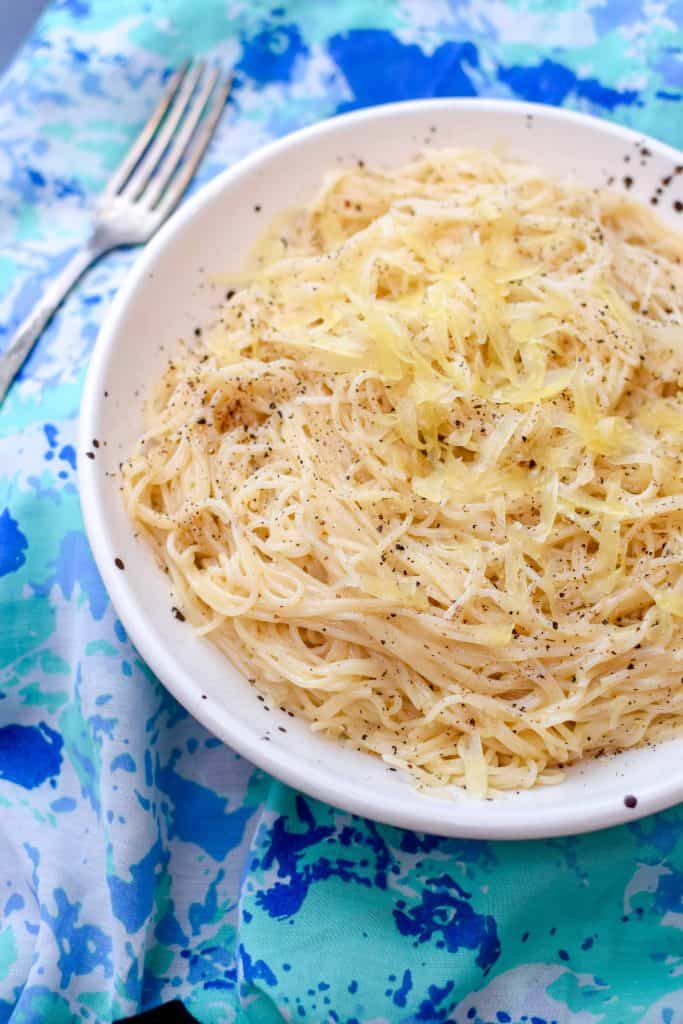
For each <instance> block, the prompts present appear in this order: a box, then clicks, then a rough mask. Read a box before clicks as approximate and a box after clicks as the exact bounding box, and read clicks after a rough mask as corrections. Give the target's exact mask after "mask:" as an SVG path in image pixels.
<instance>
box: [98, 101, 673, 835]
mask: <svg viewBox="0 0 683 1024" xmlns="http://www.w3.org/2000/svg"><path fill="white" fill-rule="evenodd" d="M472 108H476V109H479V110H481V111H488V112H491V113H498V114H500V113H505V114H509V115H525V116H527V115H536V116H538V117H539V119H540V118H544V119H550V120H554V121H556V122H558V124H562V123H567V122H572V123H576V124H580V125H583V126H584V127H589V128H591V129H592V130H594V131H598V132H600V133H602V134H607V135H611V136H613V137H614V139H615V140H620V141H622V142H626V143H629V144H633V143H636V142H637V143H639V144H643V143H646V144H647V145H648V146H651V147H652V148H653V150H655V151H656V152H657V153H658V154H659V155H661V156H663V157H665V158H670V159H671V160H672V161H673V163H674V164H680V163H683V153H682V152H681V151H679V150H677V149H675V148H674V147H672V146H669V145H668V144H666V143H663V142H660V141H659V140H658V139H655V138H652V137H650V136H648V135H646V134H645V133H643V132H638V131H634V130H633V129H630V128H627V127H624V126H622V125H619V124H616V123H614V122H612V121H606V120H603V119H602V118H599V117H595V116H593V115H590V114H585V113H582V112H579V111H573V110H565V109H563V108H559V107H553V106H549V105H545V104H540V103H527V102H521V101H517V100H506V99H490V98H479V97H453V98H450V97H445V98H436V99H418V100H408V101H402V102H397V103H387V104H381V105H377V106H372V107H364V108H361V109H359V110H354V111H351V112H350V113H345V114H340V115H336V116H333V117H329V118H326V119H324V120H322V121H319V122H316V123H315V124H312V125H309V126H307V127H305V128H302V129H300V130H298V131H295V132H292V133H290V134H288V135H285V136H283V137H281V138H278V139H276V140H274V141H272V142H269V143H267V144H266V145H264V146H261V147H259V148H257V149H256V150H255V151H253V152H252V153H250V154H248V155H247V156H245V157H244V158H243V159H241V160H239V161H237V162H236V163H235V164H233V165H231V166H230V167H227V168H226V169H225V170H223V171H221V172H219V173H218V174H217V175H216V176H215V177H214V178H212V179H211V180H210V181H208V182H207V183H206V184H204V185H203V186H202V187H200V188H199V189H198V190H197V192H195V193H194V194H193V195H191V196H190V197H189V198H188V199H187V200H186V201H185V202H184V203H182V205H181V206H180V207H179V208H178V209H177V210H176V211H175V212H174V213H173V214H172V216H171V217H170V218H169V219H168V221H167V222H166V223H165V224H164V225H163V226H162V227H161V228H160V229H159V231H158V232H157V233H156V235H155V236H154V237H153V238H152V239H151V241H150V242H149V243H148V244H147V245H146V246H144V247H143V248H142V250H141V252H140V254H139V256H138V257H137V259H136V260H135V261H134V263H133V265H132V267H131V268H130V270H129V271H128V273H127V275H126V277H125V279H124V282H123V284H122V286H121V287H120V289H119V291H118V293H117V294H116V296H115V298H114V300H113V302H112V304H111V306H110V308H109V310H108V312H107V314H106V316H105V319H104V322H103V323H102V325H101V327H100V330H99V333H98V336H97V339H96V342H95V346H94V349H93V352H92V355H91V358H90V364H89V366H88V370H87V374H86V378H85V382H84V387H83V393H82V400H81V407H80V417H79V429H78V452H79V459H78V467H79V468H78V485H79V494H80V501H81V508H82V513H83V520H84V525H85V531H86V535H87V538H88V541H89V544H90V547H91V550H92V553H93V556H94V559H95V562H96V565H97V568H98V570H99V572H100V575H101V576H102V579H103V581H104V583H105V586H106V589H107V592H108V594H109V596H110V599H111V601H112V604H113V607H114V608H115V609H116V612H117V614H118V615H119V616H120V617H121V619H122V620H123V622H124V625H125V627H126V629H127V631H128V633H129V635H130V637H131V639H132V640H133V643H134V644H135V647H136V648H137V650H138V651H139V652H140V654H141V655H142V657H143V658H144V660H145V662H146V663H147V664H148V665H149V667H150V668H151V669H152V671H153V672H154V674H155V675H156V676H157V678H158V679H159V680H160V681H161V682H162V683H163V685H164V686H165V687H166V689H167V690H169V692H170V693H171V694H172V695H173V696H174V697H175V698H176V700H178V702H179V703H180V704H182V705H183V706H184V707H185V708H186V709H187V710H188V711H189V712H190V714H192V715H193V716H194V717H195V718H196V719H197V720H198V721H199V722H200V723H201V724H202V725H203V726H204V727H205V728H206V729H208V730H209V732H211V733H213V734H214V735H216V722H215V720H214V719H213V717H212V706H213V702H212V701H210V700H203V699H201V694H200V687H199V686H198V685H197V684H196V683H194V685H193V686H192V687H189V688H188V687H186V685H185V683H184V682H183V681H181V679H179V675H180V674H184V673H182V670H181V669H179V667H178V666H177V665H175V664H174V657H173V654H172V653H169V652H167V651H166V650H165V649H164V647H163V645H162V644H161V642H160V640H159V637H158V636H157V635H156V633H155V631H154V630H150V629H149V627H148V624H146V623H145V622H144V621H139V620H138V619H137V618H136V617H135V616H132V615H129V614H128V606H129V603H130V601H131V598H130V596H129V595H128V593H127V583H126V580H125V578H124V576H125V574H123V573H120V572H118V570H116V568H115V566H114V562H113V559H112V557H111V555H112V550H113V548H112V546H111V544H110V541H109V538H108V529H107V525H106V523H107V520H106V515H105V514H104V509H103V508H102V506H101V504H100V502H99V499H98V492H97V486H96V478H95V475H94V474H93V473H92V471H90V467H89V466H88V467H85V466H84V462H85V460H83V459H82V458H81V457H80V456H82V454H83V453H84V452H85V451H86V450H87V449H88V448H89V447H90V438H91V437H92V436H93V425H94V423H95V419H96V416H97V412H98V407H99V403H100V401H101V398H100V397H99V396H101V395H102V393H103V390H104V387H105V381H106V376H105V374H106V370H107V361H108V358H109V354H110V349H111V346H112V342H113V341H114V339H115V337H116V335H117V332H118V330H119V326H120V322H121V321H122V319H123V317H124V314H125V310H126V308H127V306H128V303H129V301H130V300H131V298H132V296H133V294H134V293H135V292H136V290H137V288H138V287H139V285H140V282H141V280H142V279H143V278H144V277H145V276H146V275H147V274H148V273H149V271H150V268H151V267H152V266H153V265H154V263H155V261H156V258H157V254H159V253H161V251H162V250H164V249H165V247H166V246H167V245H168V244H169V243H170V242H172V240H173V238H174V237H175V236H176V235H179V234H181V233H182V231H183V229H184V227H185V226H186V225H187V224H189V222H190V221H191V220H192V219H193V218H194V217H195V215H196V214H197V213H198V212H199V211H200V210H201V209H202V207H204V206H205V205H206V204H208V203H210V202H211V201H212V200H213V199H214V197H216V196H217V195H219V194H220V193H221V192H222V191H223V190H225V189H227V188H229V187H230V184H231V183H232V181H233V180H234V179H236V178H239V177H241V176H243V175H244V174H245V173H249V172H252V171H255V170H257V169H258V167H259V166H260V165H261V164H266V163H268V162H270V161H271V160H272V159H273V158H274V157H277V155H278V154H279V153H280V152H282V151H284V150H287V149H291V148H293V147H296V146H298V145H299V144H300V143H301V142H304V141H306V140H308V139H311V138H313V137H315V136H319V135H326V134H334V132H335V131H336V130H337V129H338V128H340V127H343V126H345V125H348V124H354V123H355V124H361V123H364V122H367V121H374V120H378V121H381V120H390V119H391V118H393V117H395V116H397V115H398V116H400V115H402V114H404V113H407V112H419V111H423V112H425V113H426V112H434V113H435V114H437V113H438V112H439V111H443V110H447V109H454V110H459V109H460V110H468V109H472ZM220 738H221V739H222V740H223V742H225V743H226V744H227V745H229V746H230V747H231V748H232V749H233V750H235V751H236V752H237V753H238V754H240V755H241V756H243V757H245V758H246V759H247V760H248V761H250V762H251V763H252V764H254V765H256V766H257V767H258V768H261V769H262V770H263V771H266V772H268V773H269V774H270V775H272V776H274V777H275V778H276V779H279V780H280V781H282V782H284V783H286V784H287V785H289V786H291V787H293V788H294V789H297V790H299V791H301V792H303V793H305V794H306V795H308V796H310V797H313V798H315V799H318V800H321V801H324V802H325V803H328V804H331V805H333V806H334V807H338V808H341V809H342V810H344V811H347V812H350V813H352V814H357V815H360V816H362V817H368V818H371V819H373V820H374V821H378V822H380V823H383V824H386V825H391V826H396V827H399V828H404V829H411V830H414V831H418V832H426V833H431V834H435V835H441V836H451V837H458V838H472V839H487V840H527V839H540V838H549V837H552V836H565V835H575V834H580V833H586V832H592V831H595V830H597V829H603V828H607V827H610V826H613V825H619V824H623V823H624V822H626V821H634V820H636V819H638V818H640V817H643V816H645V815H648V814H652V813H654V812H656V811H660V810H664V809H666V808H668V807H671V806H673V805H674V804H676V803H679V802H681V801H683V775H682V776H681V778H680V780H679V781H676V779H675V778H674V779H673V780H672V779H671V778H670V777H668V776H667V775H666V773H662V776H661V777H660V779H659V780H658V781H657V782H656V783H653V784H651V785H650V786H649V788H645V789H639V791H638V805H637V807H636V808H635V809H633V810H627V809H625V807H624V804H623V800H622V799H621V798H619V797H617V796H616V795H615V794H606V795H603V796H602V797H601V798H599V799H596V800H594V801H591V802H588V803H587V804H586V806H584V807H580V806H578V804H577V805H569V806H568V807H566V806H564V805H563V803H562V801H561V799H559V800H558V801H557V804H555V805H553V806H552V807H548V806H541V807H540V808H539V809H538V813H534V812H533V811H532V808H524V811H525V813H524V814H523V815H521V816H520V818H519V819H515V820H514V821H508V822H505V823H501V824H498V825H497V824H496V823H495V821H493V822H492V821H491V820H489V819H488V818H486V819H483V820H482V821H481V822H480V823H474V824H472V823H470V822H467V823H463V822H462V821H459V816H458V813H457V808H458V806H462V805H461V804H459V803H458V802H457V801H456V800H454V801H452V802H451V801H446V800H443V801H438V802H435V801H431V800H430V801H428V800H425V803H424V810H418V809H416V808H414V807H410V808H409V809H407V810H405V811H404V810H403V809H402V808H401V806H399V805H393V806H390V805H389V804H388V803H387V802H386V801H385V800H384V799H383V798H382V796H379V797H378V796H376V794H375V793H374V792H372V791H371V790H370V789H369V788H362V787H361V786H360V784H359V783H357V782H350V781H348V780H345V779H341V780H338V781H337V789H335V790H332V789H331V787H330V785H329V784H328V783H326V782H325V781H320V780H319V779H318V778H317V777H316V776H315V775H310V774H308V773H307V771H306V766H305V763H304V762H301V761H299V760H298V759H297V757H296V755H295V754H294V753H290V752H287V754H286V755H285V756H283V754H282V751H279V752H278V750H277V749H276V748H274V747H272V745H271V744H265V743H256V742H254V741H253V740H252V739H251V738H250V736H249V734H248V733H245V732H243V731H241V729H240V725H239V722H238V721H237V720H236V719H235V720H234V725H232V726H231V725H226V724H225V723H222V724H221V729H220ZM560 791H561V790H558V792H560ZM505 799H509V797H508V798H505ZM435 803H436V806H435ZM441 804H443V805H444V810H445V809H446V808H450V809H451V811H452V812H453V813H451V815H450V816H449V817H447V816H446V815H445V813H444V814H438V813H437V812H438V810H439V807H440V805H441ZM485 806H489V807H490V806H491V805H490V804H487V805H485ZM528 812H531V820H530V818H529V813H528Z"/></svg>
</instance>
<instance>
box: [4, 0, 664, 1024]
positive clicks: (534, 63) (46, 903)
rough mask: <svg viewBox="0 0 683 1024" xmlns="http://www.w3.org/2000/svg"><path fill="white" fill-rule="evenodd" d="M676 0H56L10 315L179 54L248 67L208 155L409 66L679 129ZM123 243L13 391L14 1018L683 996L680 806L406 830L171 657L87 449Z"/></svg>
mask: <svg viewBox="0 0 683 1024" xmlns="http://www.w3.org/2000/svg"><path fill="white" fill-rule="evenodd" d="M682 25H683V4H682V3H681V0H583V2H582V3H575V2H566V0H563V2H555V3H551V2H550V0H548V2H544V0H527V2H524V3H514V4H512V3H510V4H506V3H504V2H502V0H470V2H455V0H454V2H447V0H434V2H422V3H419V2H409V0H404V2H399V0H385V2H376V3H367V2H361V0H345V2H337V3H316V2H314V0H310V2H308V0H270V2H269V3H263V2H260V0H259V2H255V0H253V2H247V0H245V2H234V3H232V2H228V0H203V2H199V0H62V2H55V3H53V5H52V6H51V8H50V9H49V10H48V12H47V13H46V15H45V16H44V17H43V19H42V20H41V22H40V23H39V25H38V27H37V28H36V30H35V31H34V33H33V35H32V37H31V39H30V41H29V43H28V44H27V46H26V47H25V49H24V50H23V51H22V53H21V54H20V56H19V58H18V59H17V60H16V61H15V63H14V65H13V66H12V67H11V69H10V70H9V72H8V73H7V74H6V75H5V76H4V78H3V79H2V80H1V81H0V296H1V297H0V346H1V345H2V344H4V343H6V341H7V339H8V337H9V336H10V333H11V330H12V328H13V327H14V326H15V325H16V324H17V323H18V321H19V320H20V318H21V317H22V315H23V314H25V313H26V312H27V311H28V309H29V308H30V306H31V304H32V303H33V301H34V300H35V298H36V296H38V295H39V294H40V292H41V291H42V290H43V288H44V287H45V286H46V284H47V282H48V281H49V280H50V279H51V278H52V277H53V276H54V274H55V272H56V271H57V270H58V269H59V267H60V266H61V265H62V263H63V262H64V260H65V259H66V258H67V256H68V254H69V253H70V251H72V250H73V249H74V248H75V247H76V246H78V245H79V244H80V243H81V242H82V240H83V239H84V237H85V233H86V229H87V223H88V209H89V206H90V205H91V202H92V200H93V197H94V196H96V194H97V192H98V190H99V189H100V188H101V187H102V185H103V184H104V182H105V180H106V178H107V176H108V174H109V173H110V171H111V170H112V168H113V167H114V166H115V164H116V162H117V161H118V160H119V158H120V157H121V155H122V154H123V152H124V151H125V149H126V147H127V145H128V144H129V142H130V140H131V139H132V138H133V137H134V136H135V133H136V132H137V131H138V129H139V128H140V126H141V125H142V123H143V122H144V120H145V118H146V116H147V115H148V113H149V111H150V109H151V107H152V105H153V103H154V100H155V98H156V97H157V96H158V93H159V90H160V87H161V83H162V81H163V79H164V76H165V75H166V74H167V73H168V70H169V69H170V68H172V67H173V66H175V65H177V64H178V63H179V61H180V60H181V59H182V58H184V57H185V56H187V55H189V54H193V55H208V56H211V57H213V58H215V59H217V60H218V61H219V62H220V63H221V64H222V65H223V66H224V67H226V68H227V67H230V66H234V68H235V71H236V84H235V90H234V94H233V98H232V100H231V102H230V104H229V106H228V108H227V109H226V113H225V115H224V117H223V118H222V120H221V123H220V126H219V130H218V132H217V135H216V137H215V139H214V141H213V143H212V145H211V148H210V150H209V152H208V155H207V157H206V159H205V161H204V162H203V164H202V167H201V172H200V174H199V176H198V179H197V182H196V183H195V184H194V185H193V187H197V186H198V185H200V184H201V183H202V182H203V181H206V180H207V179H208V178H210V177H211V176H212V175H214V174H216V173H217V172H218V171H219V170H221V169H222V168H223V167H225V166H226V165H229V164H231V163H233V162H234V161H235V160H237V159H239V158H240V157H242V156H244V155H245V154H246V153H248V152H251V151H252V150H254V149H255V148H256V147H258V146H259V145H261V144H262V143H264V142H266V141H267V140H269V139H271V138H273V137H275V136H278V135H282V134H284V133H286V132H288V131H291V130H293V129H295V128H298V127H300V126H301V125H304V124H307V123H311V122H313V121H316V120H318V119H320V118H323V117H327V116H328V115H331V114H334V113H336V112H338V111H343V110H348V109H351V108H353V107H358V106H363V105H367V104H371V103H378V102H384V101H388V100H396V99H403V98H408V97H419V96H434V95H438V96H442V95H446V96H449V95H475V94H478V95H482V96H508V97H515V98H523V99H531V100H539V101H541V102H547V103H554V104H563V105H565V106H567V107H572V108H576V109H581V110H586V111H589V112H591V113H594V114H598V115H601V116H604V117H608V118H613V119H615V120H617V121H619V122H621V123H624V124H628V125H631V126H634V127H636V128H638V129H639V130H642V131H646V132H649V133H652V134H653V135H655V136H657V137H659V138H661V139H664V140H666V141H667V142H669V143H672V144H673V145H678V146H679V147H680V146H683V103H682V94H683V61H682V47H683V38H682V33H681V26H682ZM671 198H672V199H673V193H672V194H671ZM679 198H681V197H679ZM663 201H664V200H663ZM666 201H669V200H668V199H667V200H666ZM133 255H134V254H133V253H132V252H119V253H116V254H113V255H111V256H110V257H108V258H106V259H105V260H104V261H103V262H102V263H100V264H99V266H98V267H97V268H95V269H94V270H92V271H91V272H90V273H89V274H88V275H87V276H86V277H85V279H84V280H83V282H82V283H81V284H80V286H79V287H78V289H77V290H76V291H75V292H74V293H73V294H72V295H71V297H70V298H69V300H68V302H67V303H66V304H65V306H64V308H63V309H62V310H61V312H60V313H59V315H58V316H57V317H56V318H55V320H54V321H53V323H52V324H51V325H50V327H49V328H48V329H47V330H46V331H45V333H44V335H43V337H42V338H41V340H40V343H39V345H38V347H37V348H36V350H35V352H34V354H33V356H32V358H31V359H30V361H29V363H28V364H27V366H26V368H25V370H24V372H23V373H22V375H21V377H20V379H19V380H18V381H17V382H16V384H15V386H14V387H13V389H12V391H11V393H10V396H9V398H8V400H7V401H6V403H5V404H4V406H3V407H2V409H0V1022H6V1021H11V1022H12V1024H29V1022H31V1024H33V1022H39V1021H49V1022H58V1024H60V1022H67V1021H71V1020H84V1021H90V1022H91V1021H103V1022H109V1021H111V1020H113V1019H115V1018H117V1017H119V1016H122V1015H124V1014H130V1013H133V1012H135V1011H136V1010H138V1009H141V1008H146V1007H151V1006H154V1005H157V1004H158V1003H160V1002H162V1001H165V1000H168V999H171V998H174V997H180V998H182V999H183V1000H184V1001H185V1002H186V1004H187V1006H188V1007H189V1009H190V1010H191V1011H192V1012H193V1013H194V1014H195V1015H196V1017H197V1018H198V1019H199V1020H200V1021H201V1022H202V1024H210V1022H219V1021H229V1022H232V1021H248V1022H252V1024H257V1022H258V1024H270V1022H273V1021H279V1020H292V1021H301V1022H306V1024H307V1022H326V1024H327V1022H347V1024H352V1022H354V1021H355V1022H363V1024H371V1022H374V1024H379V1022H399V1024H409V1022H415V1024H417V1022H435V1021H456V1022H458V1024H460V1022H463V1024H464V1022H467V1021H472V1022H475V1024H476V1022H490V1024H513V1022H514V1024H518V1022H530V1024H551V1022H557V1024H593V1022H595V1024H598V1022H600V1024H603V1022H604V1024H631V1022H633V1024H635V1022H643V1024H654V1022H655V1021H657V1022H660V1021H661V1022H662V1024H675V1022H676V1021H681V1020H683V835H682V829H681V826H682V823H683V816H682V814H681V811H680V810H679V809H674V810H672V811H670V812H668V813H665V814H661V815H658V816H657V817H655V818H651V819H649V820H646V821H642V822H638V823H634V824H632V825H630V826H627V827H623V828H619V829H614V830H610V831H608V832H604V833H601V834H596V835H591V836H584V837H577V838H570V839H558V840H552V841H547V842H534V843H524V844H502V843H499V844H496V843H485V842H467V841H457V840H443V839H438V838H435V837H431V836H419V835H414V834H411V833H408V832H401V831H399V830H397V829H391V828H386V827H382V826H378V825H375V824H373V823H371V822H367V821H363V820H360V819H355V818H352V817H351V816H350V815H347V814H344V813H342V812H340V811H336V810H334V809H332V808H329V807H326V806H324V805H322V804H319V803H316V802H314V801H312V800H309V799H306V798H304V797H302V796H300V795H298V794H296V793H294V792H292V791H290V790H288V789H286V788H285V787H283V786H281V785H280V784H278V783H276V782H274V781H272V780H271V779H269V778H267V777H265V776H264V775H262V774H261V773H260V772H258V771H256V770H255V769H254V768H253V767H252V766H251V765H249V764H248V763H246V762H245V761H243V760H241V759H240V758H238V757H237V756H236V755H235V754H234V753H233V752H232V751H230V750H228V749H227V748H225V747H224V746H223V745H221V744H220V743H219V742H218V741H216V740H215V739H214V738H213V737H211V736H210V735H209V734H208V733H207V732H205V731H204V729H202V728H201V727H200V726H199V725H198V724H197V723H196V722H194V721H193V720H192V719H191V718H190V717H189V716H188V715H187V714H186V713H185V712H184V711H183V710H182V709H181V708H180V707H179V706H178V705H177V704H176V703H175V702H174V701H173V700H172V699H171V697H170V696H169V695H168V694H167V693H166V692H165V690H164V689H163V688H162V687H161V686H160V685H159V683H158V682H157V681H156V680H155V679H154V678H153V676H152V675H151V673H150V672H149V670H148V669H147V667H146V666H145V665H144V663H143V662H142V661H141V659H140V658H139V656H138V655H137V654H136V652H135V650H134V649H133V648H132V646H131V644H130V642H129V641H128V639H127V637H126V633H125V630H124V628H123V627H122V625H121V623H120V622H119V621H118V619H117V616H116V612H115V610H114V609H113V608H112V606H111V604H110V602H109V599H108V597H107V594H106V592H105V590H104V588H103V586H102V583H101V581H100V579H99V576H98V574H97V571H96V569H95V566H94V563H93V560H92V557H91V554H90V551H89V549H88V545H87V542H86V540H85V537H84V534H83V528H82V522H81V515H80V510H79V502H78V493H77V489H76V479H75V468H76V465H75V463H76V453H75V447H74V446H75V436H76V423H77V415H78V406H79V398H80V393H81V388H82V382H83V374H84V370H85V367H86V364H87V359H88V354H89V352H90V350H91V348H92V345H93V342H94V339H95V336H96V334H97V330H98V327H99V324H100V323H101V321H102V318H103V316H105V315H106V310H107V306H108V303H109V301H110V299H111V296H112V295H113V293H114V292H115V291H116V289H117V288H118V286H119V285H120V283H121V281H122V280H123V277H124V274H125V272H126V270H127V268H128V267H129V265H130V262H131V260H132V258H133ZM558 798H560V799H561V795H560V796H559V797H558Z"/></svg>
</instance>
